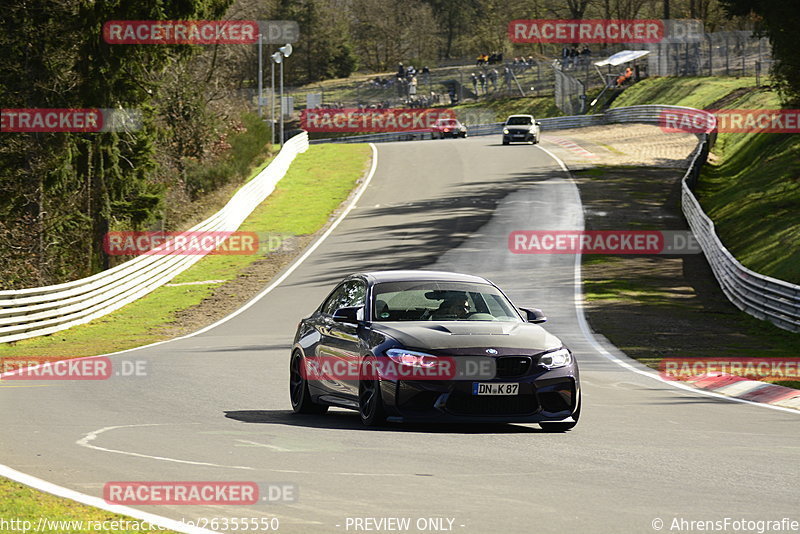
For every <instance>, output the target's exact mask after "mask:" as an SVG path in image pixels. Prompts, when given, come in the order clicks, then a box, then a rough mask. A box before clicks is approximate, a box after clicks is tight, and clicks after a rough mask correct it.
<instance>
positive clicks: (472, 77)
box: [469, 72, 478, 95]
mask: <svg viewBox="0 0 800 534" xmlns="http://www.w3.org/2000/svg"><path fill="white" fill-rule="evenodd" d="M469 79H470V81H471V82H472V92H473V93H475V95H477V94H478V77H477V76H475V73H474V72H472V73H470V75H469Z"/></svg>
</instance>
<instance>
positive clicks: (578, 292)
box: [536, 145, 800, 415]
mask: <svg viewBox="0 0 800 534" xmlns="http://www.w3.org/2000/svg"><path fill="white" fill-rule="evenodd" d="M536 146H537V147H539V148H540V149H541V150H543V151H544V152H545V153H546V154H548V155H549V156H550V157H551V158H553V159H554V160H555V161H556V162H557V163H558V164H559V166H560V167H561V170H562V171H564V173H565V174H566V175H567V179H569V181H570V182H572V184H573V185H574V186H575V194H576V196H577V197H578V205H579V206H581V210H583V207H582V206H583V204H582V203H581V198H580V196H581V194H580V191H579V189H578V184H577V182H576V181H575V179H574V178H573V177H572V173H571V172H569V168H567V165H566V164H565V163H564V162H563V161H562V160H561V158H559V157H558V156H556V155H555V154H553V153H552V152H550V151H549V150H547V149H546V148H544V147H542V146H541V145H536ZM581 218H583V212H582V211H581ZM582 226H583V225H582ZM574 286H575V297H574V298H575V312H576V314H577V316H578V326H579V327H580V329H581V333H582V334H583V337H584V338H585V339H586V341H588V342H589V344H590V345H591V346H592V348H594V350H595V351H597V352H598V353H599V354H600V355H601V356H603V357H604V358H606V359H608V360H611V361H612V362H614V363H616V364H617V365H619V366H620V367H623V368H624V369H627V370H628V371H633V372H634V373H637V374H640V375H642V376H646V377H648V378H651V379H653V380H657V381H659V382H661V383H662V384H667V385H668V386H672V387H674V388H676V389H682V390H684V391H688V392H691V393H695V394H700V395H706V396H708V397H714V398H717V399H723V400H728V401H732V402H741V403H743V404H750V405H752V406H760V407H762V408H769V409H771V410H778V411H781V412H786V413H791V414H795V415H800V411H798V410H794V409H791V408H784V407H782V406H773V405H771V404H764V403H761V402H753V401H749V400H746V399H739V398H736V397H728V396H726V395H721V394H719V393H714V392H713V391H707V390H704V389H699V388H694V387H691V386H687V385H685V384H681V383H680V382H675V381H673V380H666V379H664V378H662V377H661V376H659V375H658V373H655V372H651V371H645V370H644V369H639V368H637V367H634V366H633V365H631V364H630V363H629V362H633V361H636V360H633V359H632V358H627V357H626V360H629V361H625V360H622V359H620V358H617V357H616V356H614V355H613V354H611V353H610V352H608V350H606V348H605V347H604V346H603V345H602V344H601V343H600V342H599V341H597V339H596V338H595V337H594V334H593V333H592V329H591V328H589V323H588V322H587V321H586V316H585V315H584V313H583V280H582V277H581V254H580V252H579V253H577V254H575V277H574Z"/></svg>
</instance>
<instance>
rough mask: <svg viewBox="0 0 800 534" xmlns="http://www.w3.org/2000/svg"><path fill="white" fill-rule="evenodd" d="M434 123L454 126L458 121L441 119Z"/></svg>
mask: <svg viewBox="0 0 800 534" xmlns="http://www.w3.org/2000/svg"><path fill="white" fill-rule="evenodd" d="M436 124H438V125H439V126H455V125H457V124H458V121H456V120H455V119H443V120H440V121H438V122H437V123H436Z"/></svg>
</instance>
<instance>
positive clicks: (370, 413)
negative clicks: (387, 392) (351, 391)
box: [358, 358, 386, 426]
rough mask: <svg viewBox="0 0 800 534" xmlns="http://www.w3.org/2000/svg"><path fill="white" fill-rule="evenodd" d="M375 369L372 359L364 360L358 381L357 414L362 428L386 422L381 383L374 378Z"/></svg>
mask: <svg viewBox="0 0 800 534" xmlns="http://www.w3.org/2000/svg"><path fill="white" fill-rule="evenodd" d="M376 369H377V365H376V361H375V359H374V358H370V359H367V360H365V361H364V364H363V366H362V371H361V374H362V378H361V380H359V381H358V414H359V415H360V416H361V422H362V423H363V424H364V426H378V425H381V424H383V423H385V422H386V410H385V408H384V406H383V398H382V397H381V383H380V380H378V378H377V376H376Z"/></svg>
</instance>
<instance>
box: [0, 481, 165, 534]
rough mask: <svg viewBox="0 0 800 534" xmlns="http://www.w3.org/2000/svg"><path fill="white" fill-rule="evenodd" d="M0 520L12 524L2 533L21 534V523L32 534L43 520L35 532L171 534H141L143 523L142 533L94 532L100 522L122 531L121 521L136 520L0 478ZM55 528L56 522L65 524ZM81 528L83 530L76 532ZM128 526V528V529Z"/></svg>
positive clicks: (111, 529)
mask: <svg viewBox="0 0 800 534" xmlns="http://www.w3.org/2000/svg"><path fill="white" fill-rule="evenodd" d="M0 518H2V519H3V520H5V521H9V522H10V521H12V520H13V521H15V523H9V524H11V525H12V526H13V527H14V528H13V529H11V530H2V532H25V530H23V527H24V526H26V524H25V523H21V522H24V521H30V523H29V525H30V526H31V528H30V529H29V530H27V531H28V532H34V531H35V529H36V528H37V524H38V522H39V518H44V519H45V520H46V521H48V523H47V524H43V525H42V526H43V528H42V530H40V531H39V532H43V533H53V534H63V533H66V532H69V533H76V534H77V533H80V534H83V533H90V532H91V533H97V532H103V533H113V534H117V533H118V534H123V533H124V534H128V533H130V534H145V533H153V534H155V533H167V534H169V533H171V532H173V531H171V530H160V529H156V530H144V525H143V522H139V523H138V525H137V524H134V525H135V526H141V527H142V530H132V529H124V528H108V529H105V528H102V529H101V530H99V529H97V528H95V526H97V525H102V523H103V522H104V521H118V522H119V523H117V525H116V526H118V527H125V523H124V522H125V521H128V522H135V521H137V520H136V519H133V518H130V517H127V516H124V515H118V514H112V513H111V512H106V511H105V510H100V509H99V508H92V507H91V506H85V505H83V504H80V503H77V502H75V501H71V500H69V499H63V498H61V497H55V496H53V495H50V494H48V493H42V492H39V491H37V490H35V489H33V488H29V487H28V486H25V485H23V484H19V483H17V482H14V481H13V480H9V479H7V478H0ZM68 521H73V522H74V523H72V524H71V525H70V524H69V523H66V524H65V523H61V524H58V523H56V522H68ZM78 526H82V527H83V528H78ZM105 526H108V527H112V526H115V525H113V524H112V523H106V524H105ZM129 526H130V525H129Z"/></svg>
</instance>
